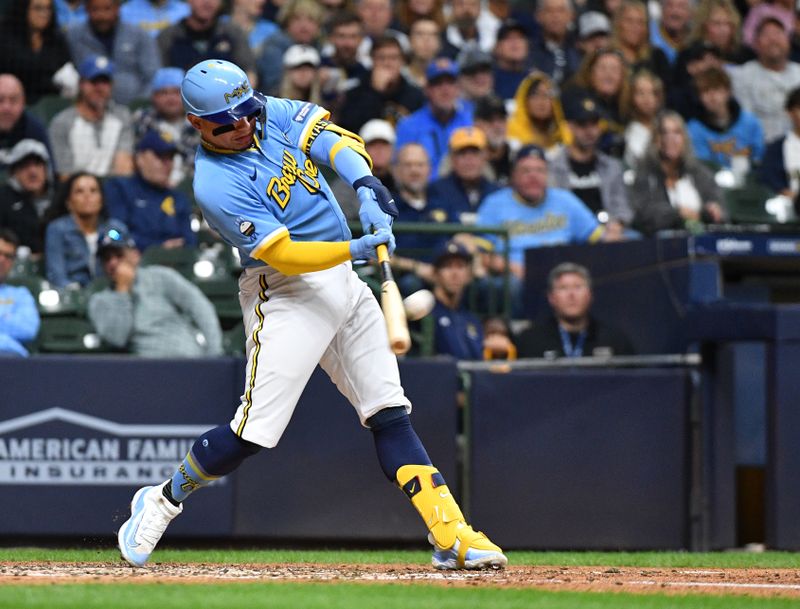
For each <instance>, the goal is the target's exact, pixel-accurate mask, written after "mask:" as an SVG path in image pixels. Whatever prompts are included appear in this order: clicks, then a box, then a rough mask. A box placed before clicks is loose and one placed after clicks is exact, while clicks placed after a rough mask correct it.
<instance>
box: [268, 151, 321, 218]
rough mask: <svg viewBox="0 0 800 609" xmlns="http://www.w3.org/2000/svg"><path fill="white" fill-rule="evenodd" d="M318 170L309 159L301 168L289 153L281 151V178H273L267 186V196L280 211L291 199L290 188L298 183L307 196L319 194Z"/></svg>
mask: <svg viewBox="0 0 800 609" xmlns="http://www.w3.org/2000/svg"><path fill="white" fill-rule="evenodd" d="M318 175H319V168H318V167H317V166H316V165H314V163H313V161H312V160H311V159H306V162H305V164H304V165H303V167H302V168H301V167H300V166H298V164H297V159H295V158H294V157H293V156H292V155H291V153H289V152H288V151H286V150H284V151H283V165H282V166H281V177H280V178H279V177H277V176H273V177H272V179H271V180H270V181H269V184H267V194H268V195H269V196H270V197H272V198H273V199H274V200H275V202H276V203H277V204H278V205H280V207H281V209H286V206H287V205H288V204H289V200H290V199H291V198H292V186H294V185H295V183H296V182H300V184H302V185H303V187H304V188H305V189H306V190H307V191H308V192H309V194H312V195H313V194H315V193H318V192H319V180H317V176H318Z"/></svg>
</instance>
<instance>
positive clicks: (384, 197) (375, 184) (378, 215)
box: [353, 176, 399, 234]
mask: <svg viewBox="0 0 800 609" xmlns="http://www.w3.org/2000/svg"><path fill="white" fill-rule="evenodd" d="M353 188H355V190H356V194H357V195H358V200H359V201H361V208H360V209H359V210H358V217H359V219H360V220H361V228H362V229H363V230H364V234H369V233H372V232H373V231H376V230H378V229H381V228H385V229H386V230H391V229H392V221H393V220H394V219H395V218H396V217H397V216H398V214H399V212H398V211H397V205H395V202H394V198H393V197H392V194H391V193H390V192H389V189H388V188H386V187H385V186H384V185H383V184H382V183H381V181H380V180H379V179H378V178H376V177H375V176H364V177H363V178H360V179H358V180H356V181H355V182H354V183H353Z"/></svg>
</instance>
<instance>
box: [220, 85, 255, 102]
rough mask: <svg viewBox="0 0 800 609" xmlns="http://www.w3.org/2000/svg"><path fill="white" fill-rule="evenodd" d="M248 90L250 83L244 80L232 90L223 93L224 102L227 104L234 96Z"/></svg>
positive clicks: (243, 93)
mask: <svg viewBox="0 0 800 609" xmlns="http://www.w3.org/2000/svg"><path fill="white" fill-rule="evenodd" d="M249 90H250V85H249V84H248V82H247V81H244V82H243V83H242V84H240V85H239V86H238V87H236V88H235V89H234V90H233V91H231V92H230V93H226V94H225V103H226V104H229V103H230V102H231V100H232V99H233V98H234V97H241V96H242V95H245V94H246V93H247V92H248V91H249Z"/></svg>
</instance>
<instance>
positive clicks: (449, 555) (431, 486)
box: [396, 465, 508, 570]
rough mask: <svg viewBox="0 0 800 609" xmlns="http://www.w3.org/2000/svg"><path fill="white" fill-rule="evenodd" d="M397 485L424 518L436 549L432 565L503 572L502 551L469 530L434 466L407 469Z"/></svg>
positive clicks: (484, 537) (429, 537)
mask: <svg viewBox="0 0 800 609" xmlns="http://www.w3.org/2000/svg"><path fill="white" fill-rule="evenodd" d="M396 477H397V482H398V484H399V485H400V488H402V489H403V491H404V492H405V494H406V495H408V497H409V498H410V499H411V503H412V504H413V505H414V507H415V508H416V509H417V512H419V514H420V516H422V519H423V521H424V522H425V525H426V526H427V527H428V530H429V531H430V534H429V535H428V540H429V541H430V542H431V544H432V545H433V548H434V550H433V558H432V559H431V564H432V565H433V566H434V567H435V568H437V569H448V570H451V569H453V570H454V569H502V568H503V567H505V566H506V565H507V564H508V558H506V556H505V554H503V551H502V550H501V549H500V548H499V547H498V546H496V545H495V544H493V543H492V542H491V541H490V540H489V538H488V537H487V536H486V535H484V534H483V533H481V532H480V531H475V530H473V528H472V527H471V526H469V525H468V524H467V523H466V521H465V519H464V515H463V514H462V513H461V508H459V507H458V504H457V503H456V500H455V499H454V498H453V495H451V494H450V489H448V488H447V485H446V484H445V481H444V477H443V476H442V475H441V474H440V473H439V471H438V470H437V469H436V468H435V467H433V466H431V465H404V466H403V467H401V468H400V469H398V470H397V476H396Z"/></svg>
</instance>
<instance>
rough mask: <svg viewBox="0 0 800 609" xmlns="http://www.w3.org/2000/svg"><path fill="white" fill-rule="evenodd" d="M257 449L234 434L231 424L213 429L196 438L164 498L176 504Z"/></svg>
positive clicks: (257, 449)
mask: <svg viewBox="0 0 800 609" xmlns="http://www.w3.org/2000/svg"><path fill="white" fill-rule="evenodd" d="M259 450H261V447H260V446H259V445H258V444H253V443H252V442H248V441H247V440H243V439H242V438H240V437H239V436H237V435H236V434H235V433H233V430H232V429H231V428H230V425H227V424H226V425H220V426H219V427H215V428H214V429H212V430H210V431H207V432H206V433H204V434H203V435H202V436H200V437H199V438H197V440H196V441H195V443H194V444H193V445H192V448H191V449H190V450H189V453H188V454H187V455H186V458H185V459H184V460H183V463H181V465H180V467H178V470H177V471H176V472H175V474H174V475H173V476H172V484H168V485H166V486H165V487H164V497H166V498H167V499H168V500H169V501H170V502H171V503H173V504H175V505H177V504H178V503H180V502H181V501H183V500H184V499H186V498H187V497H188V496H189V495H190V494H191V493H192V492H194V491H196V490H197V489H198V488H201V487H203V486H208V485H209V484H211V483H212V482H213V481H214V480H216V479H217V478H221V477H222V476H224V475H225V474H229V473H231V472H232V471H233V470H235V469H236V468H237V467H239V465H240V464H241V462H242V461H244V460H245V459H246V458H247V457H250V456H251V455H254V454H256V453H257V452H258V451H259Z"/></svg>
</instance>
